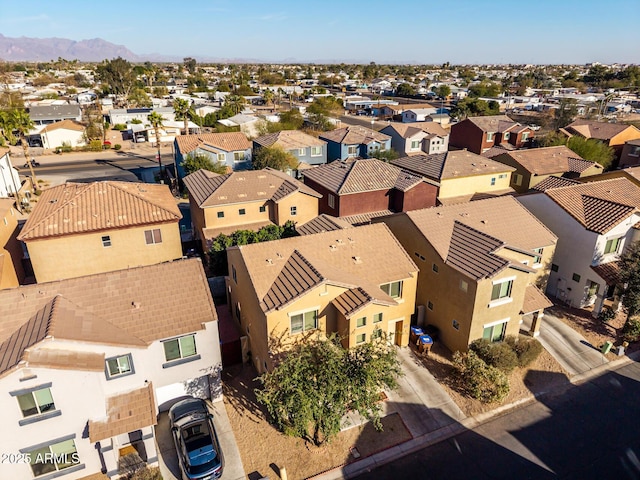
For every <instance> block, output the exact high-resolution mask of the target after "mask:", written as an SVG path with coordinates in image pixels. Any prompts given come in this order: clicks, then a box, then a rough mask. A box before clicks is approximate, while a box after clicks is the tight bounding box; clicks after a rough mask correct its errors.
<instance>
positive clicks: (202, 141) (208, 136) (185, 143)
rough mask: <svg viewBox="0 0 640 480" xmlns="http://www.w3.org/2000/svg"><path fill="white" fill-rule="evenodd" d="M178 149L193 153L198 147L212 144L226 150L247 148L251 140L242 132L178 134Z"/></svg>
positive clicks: (185, 152) (184, 152)
mask: <svg viewBox="0 0 640 480" xmlns="http://www.w3.org/2000/svg"><path fill="white" fill-rule="evenodd" d="M176 142H177V143H178V150H180V153H182V155H186V154H187V153H191V152H193V151H194V150H196V149H197V148H198V147H203V146H207V145H208V146H210V147H213V148H215V149H217V150H223V151H225V152H234V151H238V150H247V149H249V148H251V142H250V141H249V140H248V139H247V137H246V135H245V134H244V133H242V132H225V133H199V134H197V135H178V136H177V137H176Z"/></svg>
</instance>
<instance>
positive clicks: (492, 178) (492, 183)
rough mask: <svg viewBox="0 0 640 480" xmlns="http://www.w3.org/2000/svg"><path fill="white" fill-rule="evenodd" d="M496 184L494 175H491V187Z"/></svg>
mask: <svg viewBox="0 0 640 480" xmlns="http://www.w3.org/2000/svg"><path fill="white" fill-rule="evenodd" d="M495 184H496V177H491V186H492V187H493V186H494V185H495Z"/></svg>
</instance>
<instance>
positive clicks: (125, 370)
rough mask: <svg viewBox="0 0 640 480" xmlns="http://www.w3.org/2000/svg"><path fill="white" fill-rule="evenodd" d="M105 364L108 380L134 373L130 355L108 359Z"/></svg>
mask: <svg viewBox="0 0 640 480" xmlns="http://www.w3.org/2000/svg"><path fill="white" fill-rule="evenodd" d="M104 362H105V366H106V370H107V378H109V379H111V378H115V377H121V376H125V375H131V374H132V373H134V371H133V362H132V361H131V354H130V353H127V354H125V355H120V356H118V357H112V358H107V359H105V361H104Z"/></svg>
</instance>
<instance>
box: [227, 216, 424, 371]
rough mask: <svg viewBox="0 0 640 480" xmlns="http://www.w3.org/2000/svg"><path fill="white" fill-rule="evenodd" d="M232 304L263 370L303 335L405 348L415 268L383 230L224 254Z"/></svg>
mask: <svg viewBox="0 0 640 480" xmlns="http://www.w3.org/2000/svg"><path fill="white" fill-rule="evenodd" d="M227 258H228V264H229V272H230V274H229V277H227V278H226V284H227V285H226V286H227V292H228V293H227V295H228V305H229V308H230V309H231V312H232V314H233V318H234V319H235V321H236V322H237V323H238V325H239V326H240V329H241V330H242V332H243V333H244V332H246V335H247V337H248V340H249V341H248V348H249V349H250V351H251V358H252V360H253V363H254V365H255V367H256V369H257V370H258V372H265V371H270V370H271V369H272V368H273V366H274V358H273V356H274V355H277V354H278V353H280V351H281V350H286V348H287V346H288V345H290V344H291V342H295V341H296V340H300V339H301V338H302V337H304V335H305V334H307V335H309V334H320V335H321V336H327V335H329V334H332V333H335V334H338V335H339V336H340V337H341V339H342V344H343V345H344V347H346V348H349V347H351V346H354V345H358V344H361V343H365V342H369V341H372V340H375V339H377V338H379V337H380V336H381V335H382V333H385V334H386V335H387V339H388V340H389V341H390V342H393V343H394V344H395V345H399V346H406V345H407V343H408V341H409V338H408V332H409V323H410V318H411V315H412V314H413V313H414V307H415V304H414V299H415V292H416V280H417V270H418V268H417V267H416V265H415V263H414V262H413V261H412V259H411V258H410V257H409V256H408V255H407V254H406V252H405V251H404V250H403V249H402V247H401V246H400V245H399V244H398V241H397V240H396V239H395V237H394V236H393V235H392V234H391V232H390V231H389V229H388V228H387V227H386V226H385V225H383V224H377V225H366V226H362V227H355V228H347V229H342V230H334V231H328V232H324V233H317V234H312V235H304V236H300V237H293V238H287V239H282V240H275V241H272V242H262V243H255V244H251V245H243V246H238V247H231V248H229V249H227Z"/></svg>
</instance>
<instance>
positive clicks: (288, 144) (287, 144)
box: [253, 130, 327, 150]
mask: <svg viewBox="0 0 640 480" xmlns="http://www.w3.org/2000/svg"><path fill="white" fill-rule="evenodd" d="M253 141H254V142H255V143H257V144H258V145H262V146H263V147H271V146H273V145H276V146H278V147H282V148H283V149H284V150H292V149H294V148H305V147H311V146H323V145H326V144H327V142H325V141H324V140H320V139H319V138H316V137H314V136H313V135H309V134H308V133H304V132H301V131H299V130H282V131H280V132H275V133H270V134H268V135H262V136H261V137H258V138H254V139H253Z"/></svg>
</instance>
